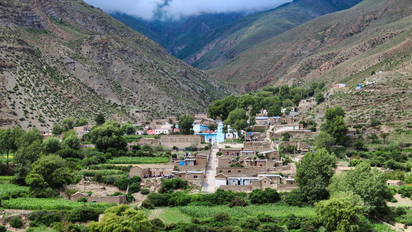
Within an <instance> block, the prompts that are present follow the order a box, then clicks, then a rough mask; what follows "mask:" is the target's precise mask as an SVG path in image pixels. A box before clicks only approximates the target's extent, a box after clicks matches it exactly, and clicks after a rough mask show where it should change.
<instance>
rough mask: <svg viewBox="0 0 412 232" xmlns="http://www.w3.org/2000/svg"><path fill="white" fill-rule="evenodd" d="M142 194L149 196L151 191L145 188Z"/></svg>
mask: <svg viewBox="0 0 412 232" xmlns="http://www.w3.org/2000/svg"><path fill="white" fill-rule="evenodd" d="M140 193H141V194H142V195H147V194H149V193H150V190H149V189H146V188H144V189H141V190H140Z"/></svg>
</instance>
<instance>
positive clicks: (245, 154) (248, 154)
mask: <svg viewBox="0 0 412 232" xmlns="http://www.w3.org/2000/svg"><path fill="white" fill-rule="evenodd" d="M256 153H257V152H256V151H254V150H243V151H241V152H240V157H239V160H245V159H250V158H254V157H256V156H257V155H256Z"/></svg>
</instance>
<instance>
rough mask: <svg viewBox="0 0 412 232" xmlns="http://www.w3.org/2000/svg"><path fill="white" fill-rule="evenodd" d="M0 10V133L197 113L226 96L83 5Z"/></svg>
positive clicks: (21, 4) (23, 4)
mask: <svg viewBox="0 0 412 232" xmlns="http://www.w3.org/2000/svg"><path fill="white" fill-rule="evenodd" d="M0 10H1V12H2V16H1V17H0V47H1V49H0V51H1V52H0V82H1V83H2V84H1V88H0V91H1V93H0V96H1V98H0V126H8V125H12V124H21V125H22V126H23V127H24V128H28V127H38V128H41V129H46V128H50V126H51V125H52V124H53V123H54V122H56V121H57V122H60V121H61V120H62V119H63V118H65V117H67V116H75V117H86V118H88V119H89V121H92V119H93V118H94V116H95V115H96V114H98V113H103V114H105V116H106V117H107V118H112V119H118V118H123V119H125V120H126V119H129V120H136V119H139V118H140V119H141V118H146V117H149V118H150V117H162V116H165V115H176V114H179V113H187V112H198V111H204V110H205V108H206V106H207V105H208V104H209V103H211V102H213V101H214V100H216V99H220V98H221V97H223V96H224V95H226V93H227V92H228V90H227V89H226V88H225V87H224V85H222V84H219V83H218V82H215V81H213V80H211V79H210V78H209V77H208V76H207V75H205V74H204V73H202V72H200V71H198V70H196V69H195V68H193V67H190V66H189V65H187V64H185V63H184V62H182V61H179V60H178V59H176V58H174V57H172V56H170V55H169V54H168V53H167V52H166V50H165V49H163V48H162V47H160V46H159V44H157V43H156V42H153V41H152V40H150V39H148V38H147V37H145V36H143V35H141V34H139V33H137V32H135V31H133V30H132V29H130V28H129V27H127V26H126V25H124V24H123V23H120V22H119V21H117V20H115V19H113V18H112V17H111V16H109V15H107V14H106V13H104V12H102V11H101V10H100V9H98V8H94V7H92V6H89V5H88V4H86V3H84V2H83V1H80V0H75V1H72V0H70V1H69V0H52V1H46V0H42V1H34V0H33V1H23V0H22V1H2V2H0ZM143 110H145V111H150V112H149V113H148V114H143V113H141V111H143Z"/></svg>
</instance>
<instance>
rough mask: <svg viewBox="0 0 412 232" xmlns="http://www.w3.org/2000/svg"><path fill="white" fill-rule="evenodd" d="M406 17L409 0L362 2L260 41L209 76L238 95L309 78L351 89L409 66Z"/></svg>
mask: <svg viewBox="0 0 412 232" xmlns="http://www.w3.org/2000/svg"><path fill="white" fill-rule="evenodd" d="M411 15H412V5H411V4H410V1H408V0H365V1H363V2H362V3H360V4H358V5H357V6H355V7H353V8H351V9H349V10H345V11H341V12H337V13H333V14H329V15H325V16H322V17H320V18H317V19H314V20H312V21H310V22H308V23H306V24H304V25H301V26H298V27H296V28H294V29H292V30H290V31H288V32H285V33H283V34H281V35H279V36H277V37H275V38H273V39H270V40H268V41H265V42H264V43H261V44H259V45H257V46H255V47H253V48H251V49H249V50H247V51H245V52H244V53H242V54H240V55H238V56H237V57H236V58H234V59H233V60H232V61H230V62H228V63H226V64H225V65H223V66H221V67H219V68H216V69H214V70H211V71H210V73H211V74H213V75H215V77H216V78H218V79H222V80H225V81H226V82H227V83H231V84H232V85H233V86H235V87H236V88H239V89H242V90H243V91H250V90H256V89H258V88H261V87H263V86H266V85H269V84H273V83H275V84H283V83H305V82H309V81H313V80H322V81H326V82H329V83H336V82H342V81H344V82H345V83H347V84H349V85H352V86H353V85H355V84H356V83H360V82H362V81H363V80H364V79H365V78H367V77H369V76H370V74H371V72H372V71H373V70H391V69H392V70H393V69H397V67H401V66H403V65H410V63H409V61H410V60H408V58H406V57H405V54H404V53H405V51H408V50H410V48H411V42H410V33H411V30H412V17H411ZM406 61H408V62H407V63H406V64H404V62H406ZM396 65H400V66H396Z"/></svg>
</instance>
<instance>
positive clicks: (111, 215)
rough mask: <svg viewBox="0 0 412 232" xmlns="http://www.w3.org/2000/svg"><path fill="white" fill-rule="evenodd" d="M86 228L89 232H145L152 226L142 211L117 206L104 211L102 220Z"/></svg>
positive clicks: (91, 223)
mask: <svg viewBox="0 0 412 232" xmlns="http://www.w3.org/2000/svg"><path fill="white" fill-rule="evenodd" d="M88 228H89V230H90V231H91V232H106V231H112V232H124V231H135V232H145V231H150V229H151V228H152V224H151V223H150V222H149V220H148V219H147V216H146V215H145V214H144V213H143V211H141V210H139V211H137V210H135V209H132V208H130V207H129V206H126V205H119V206H114V207H112V208H109V209H106V210H105V212H104V216H103V218H102V220H101V221H100V222H90V223H89V227H88Z"/></svg>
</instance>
